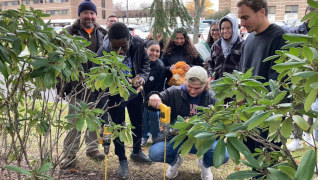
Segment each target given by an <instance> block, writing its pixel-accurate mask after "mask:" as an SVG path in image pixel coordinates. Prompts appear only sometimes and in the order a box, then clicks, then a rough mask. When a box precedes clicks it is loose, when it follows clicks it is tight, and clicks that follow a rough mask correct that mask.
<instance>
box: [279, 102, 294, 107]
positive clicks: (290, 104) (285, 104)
mask: <svg viewBox="0 0 320 180" xmlns="http://www.w3.org/2000/svg"><path fill="white" fill-rule="evenodd" d="M277 107H278V108H292V103H281V104H278V105H277Z"/></svg>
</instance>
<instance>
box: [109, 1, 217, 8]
mask: <svg viewBox="0 0 320 180" xmlns="http://www.w3.org/2000/svg"><path fill="white" fill-rule="evenodd" d="M183 1H184V2H189V1H192V0H183ZM118 2H120V3H121V4H123V5H124V6H126V4H127V0H113V3H114V4H115V3H118ZM128 2H129V9H130V7H139V6H140V4H141V3H143V2H144V3H148V4H151V3H152V2H153V0H143V1H141V0H128ZM211 2H213V5H214V7H213V9H215V10H218V8H219V0H211Z"/></svg>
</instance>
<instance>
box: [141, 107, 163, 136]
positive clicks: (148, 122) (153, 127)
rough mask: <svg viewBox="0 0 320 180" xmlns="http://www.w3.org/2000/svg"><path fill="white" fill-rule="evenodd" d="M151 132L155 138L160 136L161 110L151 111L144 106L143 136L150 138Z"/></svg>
mask: <svg viewBox="0 0 320 180" xmlns="http://www.w3.org/2000/svg"><path fill="white" fill-rule="evenodd" d="M149 132H150V133H151V135H152V138H153V139H154V138H156V137H158V134H159V132H160V127H159V111H150V110H148V109H147V108H144V111H143V134H142V137H143V138H145V139H149Z"/></svg>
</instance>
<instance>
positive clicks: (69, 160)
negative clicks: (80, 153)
mask: <svg viewBox="0 0 320 180" xmlns="http://www.w3.org/2000/svg"><path fill="white" fill-rule="evenodd" d="M75 166H76V156H67V157H66V158H65V159H64V160H63V161H62V162H61V165H60V167H61V169H67V168H73V167H75Z"/></svg>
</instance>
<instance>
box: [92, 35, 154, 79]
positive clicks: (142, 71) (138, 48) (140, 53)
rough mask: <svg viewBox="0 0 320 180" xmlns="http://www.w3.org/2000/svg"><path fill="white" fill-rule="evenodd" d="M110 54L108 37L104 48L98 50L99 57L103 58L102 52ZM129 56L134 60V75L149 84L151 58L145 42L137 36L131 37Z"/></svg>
mask: <svg viewBox="0 0 320 180" xmlns="http://www.w3.org/2000/svg"><path fill="white" fill-rule="evenodd" d="M103 51H106V52H108V53H109V52H110V51H111V47H110V43H109V39H108V36H106V37H105V39H104V43H103V46H102V47H101V48H100V49H99V50H98V53H97V54H98V56H102V52H103ZM127 56H130V57H131V59H132V61H133V62H132V66H133V69H132V72H131V73H132V75H133V76H135V75H138V74H139V75H140V77H142V78H143V79H144V81H145V82H147V80H148V77H149V73H150V63H149V57H148V55H147V53H146V51H145V49H144V44H143V40H142V39H141V38H139V37H137V36H131V37H130V47H129V52H128V53H127Z"/></svg>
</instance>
